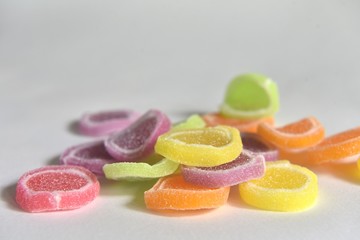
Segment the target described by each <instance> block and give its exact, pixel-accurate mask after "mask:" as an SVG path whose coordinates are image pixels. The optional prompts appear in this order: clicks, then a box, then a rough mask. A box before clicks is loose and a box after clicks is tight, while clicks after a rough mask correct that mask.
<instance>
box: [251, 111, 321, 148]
mask: <svg viewBox="0 0 360 240" xmlns="http://www.w3.org/2000/svg"><path fill="white" fill-rule="evenodd" d="M257 133H258V134H259V135H260V136H261V137H262V138H263V139H265V140H266V141H269V142H271V143H273V144H274V145H275V146H277V147H279V148H283V149H301V148H306V147H310V146H313V145H316V144H317V143H319V142H320V141H321V140H322V139H323V138H324V136H325V129H324V127H323V125H322V124H321V123H320V122H319V121H318V120H317V119H316V118H315V117H308V118H304V119H301V120H299V121H297V122H294V123H290V124H288V125H285V126H283V127H279V128H274V127H273V126H271V125H270V124H268V123H261V124H260V125H259V127H258V132H257Z"/></svg>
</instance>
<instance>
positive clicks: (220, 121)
mask: <svg viewBox="0 0 360 240" xmlns="http://www.w3.org/2000/svg"><path fill="white" fill-rule="evenodd" d="M202 118H203V119H204V121H205V122H206V125H207V126H209V127H215V126H218V125H227V126H231V127H234V128H237V129H239V131H240V132H241V133H242V132H251V133H256V131H257V128H258V126H259V124H260V123H262V122H267V123H269V124H270V125H274V117H272V116H268V117H263V118H259V119H253V120H243V119H237V118H230V117H225V116H223V115H221V114H220V113H208V114H205V115H203V116H202Z"/></svg>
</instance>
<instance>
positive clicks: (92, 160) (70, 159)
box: [60, 141, 116, 175]
mask: <svg viewBox="0 0 360 240" xmlns="http://www.w3.org/2000/svg"><path fill="white" fill-rule="evenodd" d="M115 161H116V160H115V159H114V158H113V157H112V156H110V154H109V153H108V152H107V151H106V149H105V146H104V142H103V141H94V142H89V143H83V144H79V145H76V146H73V147H70V148H68V149H67V150H65V151H64V152H63V154H62V155H61V156H60V163H61V164H64V165H76V166H82V167H85V168H87V169H88V170H90V171H91V172H93V173H95V174H97V175H103V174H104V173H103V170H102V168H103V166H104V165H105V164H110V163H113V162H115Z"/></svg>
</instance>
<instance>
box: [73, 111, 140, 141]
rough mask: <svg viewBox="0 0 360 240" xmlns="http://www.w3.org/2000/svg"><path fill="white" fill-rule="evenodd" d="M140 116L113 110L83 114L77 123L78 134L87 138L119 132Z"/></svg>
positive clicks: (134, 113) (131, 112)
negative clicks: (87, 136)
mask: <svg viewBox="0 0 360 240" xmlns="http://www.w3.org/2000/svg"><path fill="white" fill-rule="evenodd" d="M139 116H140V114H139V113H137V112H134V111H131V110H114V111H103V112H97V113H85V114H84V115H83V116H82V118H81V120H80V122H79V132H80V133H82V134H84V135H89V136H102V135H107V134H109V133H111V132H114V131H121V130H122V129H124V128H126V127H127V126H129V125H130V124H131V123H133V122H134V121H136V120H137V119H138V118H139Z"/></svg>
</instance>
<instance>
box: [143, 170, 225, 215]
mask: <svg viewBox="0 0 360 240" xmlns="http://www.w3.org/2000/svg"><path fill="white" fill-rule="evenodd" d="M229 191H230V188H229V187H223V188H205V187H201V186H196V185H193V184H190V183H187V182H186V181H184V179H183V177H182V176H181V175H173V176H169V177H164V178H161V179H159V181H158V182H157V183H156V184H155V185H154V186H153V187H152V188H151V189H150V190H148V191H146V192H145V193H144V199H145V204H146V207H147V208H149V209H153V210H164V209H169V210H198V209H210V208H217V207H220V206H222V205H224V204H225V203H226V201H227V199H228V196H229Z"/></svg>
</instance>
